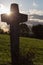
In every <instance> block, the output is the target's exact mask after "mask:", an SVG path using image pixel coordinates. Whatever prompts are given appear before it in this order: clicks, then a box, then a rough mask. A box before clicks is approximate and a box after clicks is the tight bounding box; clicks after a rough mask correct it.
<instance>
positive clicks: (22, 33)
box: [20, 24, 29, 37]
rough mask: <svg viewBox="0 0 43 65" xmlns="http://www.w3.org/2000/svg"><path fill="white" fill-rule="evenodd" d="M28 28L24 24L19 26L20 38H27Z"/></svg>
mask: <svg viewBox="0 0 43 65" xmlns="http://www.w3.org/2000/svg"><path fill="white" fill-rule="evenodd" d="M28 35H29V28H28V26H27V25H26V24H20V36H26V37H27V36H28Z"/></svg>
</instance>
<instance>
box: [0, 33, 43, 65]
mask: <svg viewBox="0 0 43 65" xmlns="http://www.w3.org/2000/svg"><path fill="white" fill-rule="evenodd" d="M19 40H20V52H21V53H22V55H25V54H26V53H27V52H28V51H29V50H30V49H31V48H33V51H35V54H36V57H35V59H34V62H35V64H36V65H43V40H39V39H34V38H26V37H20V39H19ZM10 62H11V53H10V37H9V35H3V34H0V65H1V64H7V65H8V63H10Z"/></svg>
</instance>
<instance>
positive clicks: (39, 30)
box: [32, 24, 43, 38]
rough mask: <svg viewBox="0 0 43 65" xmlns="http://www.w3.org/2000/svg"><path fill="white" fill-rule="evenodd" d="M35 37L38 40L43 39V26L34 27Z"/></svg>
mask: <svg viewBox="0 0 43 65" xmlns="http://www.w3.org/2000/svg"><path fill="white" fill-rule="evenodd" d="M32 31H33V33H34V36H35V37H37V38H43V25H40V24H39V25H36V26H33V27H32Z"/></svg>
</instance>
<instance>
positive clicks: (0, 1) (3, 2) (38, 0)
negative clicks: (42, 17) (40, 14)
mask: <svg viewBox="0 0 43 65" xmlns="http://www.w3.org/2000/svg"><path fill="white" fill-rule="evenodd" d="M11 3H17V4H19V10H20V12H23V13H28V14H29V12H30V11H32V10H33V11H36V10H37V11H39V10H40V11H43V0H0V13H3V12H4V11H5V10H6V11H8V10H9V8H10V5H11Z"/></svg>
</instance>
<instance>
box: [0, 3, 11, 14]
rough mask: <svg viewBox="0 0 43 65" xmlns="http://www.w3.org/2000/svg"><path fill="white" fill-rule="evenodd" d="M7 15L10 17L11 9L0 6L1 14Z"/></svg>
mask: <svg viewBox="0 0 43 65" xmlns="http://www.w3.org/2000/svg"><path fill="white" fill-rule="evenodd" d="M3 13H6V14H8V15H10V8H8V7H6V6H5V5H3V4H0V14H3Z"/></svg>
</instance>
